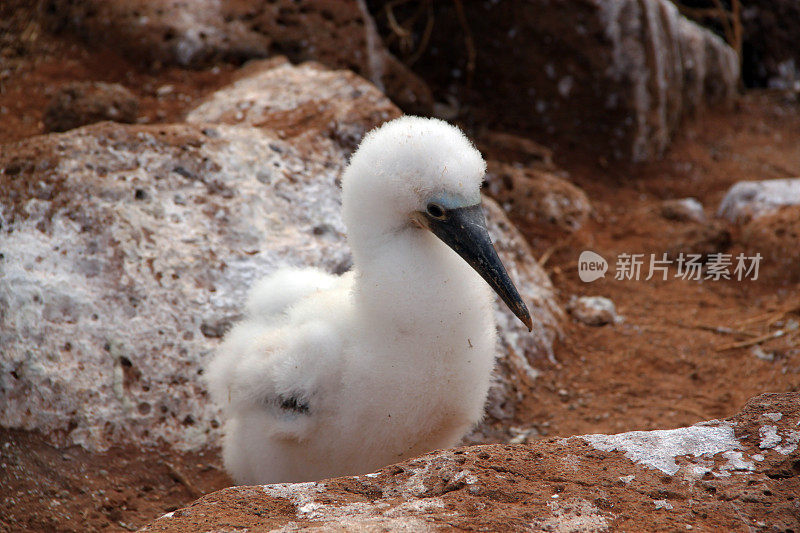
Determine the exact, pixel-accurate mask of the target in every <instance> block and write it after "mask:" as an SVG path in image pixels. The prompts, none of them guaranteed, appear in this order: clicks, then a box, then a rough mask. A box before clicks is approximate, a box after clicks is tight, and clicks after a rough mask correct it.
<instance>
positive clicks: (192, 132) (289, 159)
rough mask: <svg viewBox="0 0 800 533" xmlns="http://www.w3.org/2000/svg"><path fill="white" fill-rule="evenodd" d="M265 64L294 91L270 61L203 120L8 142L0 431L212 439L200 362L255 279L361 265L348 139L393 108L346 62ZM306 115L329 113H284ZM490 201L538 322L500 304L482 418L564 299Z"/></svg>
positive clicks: (525, 377) (101, 444)
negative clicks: (344, 206) (344, 208)
mask: <svg viewBox="0 0 800 533" xmlns="http://www.w3.org/2000/svg"><path fill="white" fill-rule="evenodd" d="M270 65H271V68H274V69H277V70H278V72H279V74H280V75H279V76H278V78H279V79H284V80H287V83H290V85H288V86H287V87H293V89H292V90H288V89H287V90H286V91H279V90H269V83H268V80H269V79H270V76H271V75H273V74H274V73H272V74H271V73H270V71H269V68H267V69H266V70H263V69H260V68H257V69H255V73H254V74H253V76H254V79H253V80H249V81H248V80H247V78H242V79H240V80H239V81H238V82H236V84H234V86H232V87H229V88H223V89H222V90H220V92H219V93H218V94H216V95H213V96H211V97H210V98H209V100H208V101H207V102H206V103H205V104H201V105H200V106H198V108H197V109H195V110H194V111H192V112H191V113H190V119H191V120H192V121H193V123H192V124H173V125H161V126H126V125H121V124H115V123H102V124H97V125H94V126H88V127H84V128H79V129H75V130H72V131H70V132H68V133H65V134H52V135H45V136H38V137H33V138H30V139H27V140H25V141H22V142H20V143H16V144H12V145H6V146H4V147H3V150H2V153H1V155H0V169H2V173H0V179H1V180H2V187H0V191H2V193H1V194H2V197H0V199H2V202H0V205H2V206H3V207H2V211H0V224H2V229H1V231H2V234H1V235H2V243H3V247H2V250H3V256H2V259H0V269H2V271H1V275H0V345H2V346H3V354H2V358H0V396H2V398H3V404H4V408H3V409H2V411H1V412H0V424H1V425H3V426H5V427H12V428H23V429H36V430H39V431H40V432H42V433H43V434H45V435H46V436H47V437H48V438H49V439H50V440H51V442H54V443H56V444H80V445H82V446H84V447H85V448H87V449H89V450H102V449H105V448H107V447H109V446H111V445H113V444H119V443H121V442H125V443H128V444H130V443H136V444H140V445H147V444H159V443H167V444H170V445H172V446H175V447H177V448H179V449H199V448H202V447H206V446H209V445H215V444H217V443H218V440H217V439H218V436H219V421H218V418H217V416H218V413H217V412H216V410H215V409H214V408H213V407H212V406H211V405H209V401H208V399H207V398H206V393H205V390H204V386H203V384H202V382H201V378H200V374H201V372H202V369H203V366H204V365H205V364H206V362H207V361H208V360H209V357H210V355H211V353H212V351H213V349H214V347H215V346H216V345H217V343H218V342H219V338H220V337H221V336H222V335H223V334H224V332H225V331H226V330H227V328H228V327H229V326H230V323H231V322H232V321H233V320H235V319H236V318H237V316H238V314H239V312H240V309H241V307H242V305H243V302H244V299H245V294H246V291H247V289H248V288H249V286H250V285H251V284H252V283H253V282H254V281H255V280H256V279H258V278H260V277H262V276H264V275H266V274H269V273H270V272H272V271H274V270H275V269H277V268H278V267H280V266H286V265H294V266H300V265H314V266H318V267H320V268H323V269H324V270H327V271H330V272H336V273H341V272H343V271H345V270H347V269H348V268H349V267H350V265H351V259H350V254H349V250H348V248H347V246H346V243H345V240H344V226H343V224H342V221H341V218H340V213H339V209H340V200H339V188H338V180H339V177H340V174H341V172H342V171H343V169H344V167H345V165H346V162H347V155H348V153H349V152H348V150H345V149H344V146H350V145H351V144H355V143H357V142H358V140H359V137H360V135H363V133H364V132H365V131H366V130H367V129H368V128H371V127H372V126H374V125H376V124H377V123H380V122H382V121H383V120H386V119H388V118H392V117H393V116H397V115H398V114H399V111H398V110H397V109H396V108H395V107H394V106H392V104H391V103H390V102H389V101H388V100H386V99H385V98H382V97H380V93H378V91H377V90H376V89H374V88H373V87H371V86H370V85H369V84H368V83H367V82H365V81H364V80H362V79H360V78H358V77H357V76H355V75H353V74H352V73H350V72H344V71H336V72H331V71H325V70H323V69H321V68H320V67H318V66H315V65H304V66H299V67H292V66H289V65H288V64H286V63H285V62H280V61H279V62H273V63H271V64H270ZM270 65H267V66H268V67H269V66H270ZM254 80H255V81H254ZM262 82H263V83H264V87H265V90H264V91H263V92H260V93H259V94H258V98H255V96H254V93H252V92H251V91H250V90H249V87H251V86H252V85H253V84H254V83H255V84H258V83H262ZM292 83H293V84H294V85H291V84H292ZM320 84H322V85H324V86H325V87H326V90H327V92H324V91H322V90H321V89H320ZM318 90H319V91H320V97H319V99H315V98H314V97H313V96H309V94H311V95H313V94H316V93H315V92H316V91H318ZM225 110H229V111H230V113H229V112H228V111H225ZM236 110H239V111H241V117H239V118H238V119H237V118H236V117H237V115H236ZM248 111H249V112H248ZM231 113H233V114H231ZM302 116H308V117H316V121H310V122H305V121H303V120H301V121H300V122H297V121H294V120H292V119H289V118H287V117H295V118H297V117H302ZM258 117H260V118H258ZM281 117H282V118H283V119H284V120H281ZM215 119H218V120H219V121H220V122H232V121H233V122H235V121H236V120H239V121H240V124H237V125H230V124H222V123H214V124H212V123H211V121H212V120H215ZM249 119H252V122H253V123H258V125H259V126H260V127H258V128H255V127H252V126H250V125H248V120H249ZM270 124H273V125H274V126H275V128H276V129H274V130H273V129H271V127H270ZM287 124H291V125H292V126H291V127H289V126H287ZM303 124H305V127H306V128H307V130H304V129H303ZM342 143H343V144H342ZM487 214H488V219H489V227H490V232H491V233H492V235H493V237H494V240H495V242H496V243H497V247H498V249H499V253H500V255H501V258H502V259H503V261H504V262H505V264H506V266H507V267H508V270H509V272H510V274H511V275H512V276H513V277H514V278H515V279H516V280H517V283H518V288H519V289H520V293H521V294H522V296H523V298H525V299H526V301H528V302H529V303H530V304H531V305H530V308H531V314H532V316H533V320H534V332H535V334H533V335H529V334H528V333H527V331H526V329H525V328H524V327H523V326H521V325H519V324H517V320H516V319H515V318H514V317H513V316H512V315H511V314H510V312H509V311H508V310H507V309H505V306H500V305H497V306H496V310H497V317H498V322H499V327H500V331H501V338H502V347H500V348H499V350H498V351H499V353H501V354H502V357H503V359H502V361H501V363H500V365H499V372H498V380H497V384H496V386H495V388H494V389H493V391H492V395H491V398H490V402H489V406H488V411H489V413H490V416H489V417H488V420H487V422H486V424H487V427H488V425H491V424H492V422H496V421H497V420H499V419H506V418H509V417H510V416H512V415H513V410H514V400H515V399H516V398H517V397H518V396H519V395H520V394H522V392H523V391H524V390H526V388H525V387H527V386H528V384H529V383H530V381H531V380H532V379H533V378H534V377H535V375H536V371H535V370H534V368H533V366H532V363H533V362H534V361H535V360H536V358H537V357H546V356H548V355H550V354H551V350H552V342H553V339H554V337H555V335H556V334H557V331H558V325H557V323H558V318H559V317H560V313H561V312H560V310H559V308H558V305H557V304H556V303H555V299H554V296H553V289H552V286H551V284H550V282H549V280H548V279H547V276H546V275H545V274H544V272H543V271H542V270H541V268H540V267H539V266H538V264H537V263H536V261H535V259H534V258H533V255H532V254H531V253H530V249H529V248H528V247H527V244H526V243H525V241H524V239H523V238H522V237H521V236H520V235H519V233H518V232H517V230H516V229H515V228H514V227H513V225H512V224H511V223H510V222H509V221H508V219H507V218H506V217H505V215H504V214H503V212H502V210H501V209H500V208H498V207H497V206H495V205H494V204H492V202H491V201H488V200H487ZM523 333H524V334H523Z"/></svg>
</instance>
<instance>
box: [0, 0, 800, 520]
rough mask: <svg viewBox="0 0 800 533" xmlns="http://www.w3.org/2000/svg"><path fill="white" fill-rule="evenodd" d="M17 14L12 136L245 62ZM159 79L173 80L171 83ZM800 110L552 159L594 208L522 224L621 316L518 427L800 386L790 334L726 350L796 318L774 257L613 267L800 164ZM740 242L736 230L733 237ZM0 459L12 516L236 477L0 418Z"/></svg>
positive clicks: (216, 462)
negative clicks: (53, 436) (164, 62)
mask: <svg viewBox="0 0 800 533" xmlns="http://www.w3.org/2000/svg"><path fill="white" fill-rule="evenodd" d="M4 11H5V12H4ZM8 11H9V10H7V9H6V10H4V9H3V8H0V21H2V22H0V123H2V128H0V143H6V142H11V141H14V140H18V139H22V138H25V137H27V136H30V135H35V134H39V133H42V132H43V126H42V122H41V118H42V115H43V112H44V107H45V106H46V103H47V102H48V100H49V95H50V94H52V93H53V90H54V89H56V88H57V87H59V86H60V85H61V84H63V83H66V82H69V81H77V80H80V81H107V82H117V83H121V84H123V85H125V86H126V87H128V88H129V89H131V90H132V91H133V92H134V93H135V94H136V95H137V96H139V97H140V115H142V116H143V117H145V119H146V120H147V121H150V122H170V121H175V120H177V119H179V118H180V117H181V115H182V113H183V112H184V111H185V110H186V109H187V108H189V107H190V106H191V105H192V104H193V103H194V102H196V101H197V100H198V99H199V98H200V97H202V96H203V95H205V94H207V93H208V92H210V91H212V90H214V89H215V88H217V87H219V86H221V85H224V84H225V83H226V82H227V81H228V80H229V79H230V76H231V74H232V72H233V70H234V67H232V66H229V65H222V66H219V67H217V68H215V69H212V70H208V71H188V70H183V69H179V68H155V69H153V68H150V69H146V70H145V69H142V68H141V67H139V66H137V65H134V64H132V63H130V62H129V61H127V60H126V59H125V58H122V57H119V56H117V55H115V54H114V53H113V52H112V51H108V50H94V49H91V48H89V47H87V46H86V45H84V44H82V43H80V42H79V41H76V40H74V39H72V38H70V37H66V36H60V37H53V36H50V35H47V34H46V33H44V32H43V31H42V29H41V28H39V27H38V25H36V24H35V23H32V22H31V23H29V22H27V20H28V19H27V18H25V14H24V13H20V11H22V10H17V11H14V10H11V12H8ZM164 85H172V86H173V88H174V90H173V91H172V92H170V93H169V94H167V95H164V96H159V95H158V94H157V92H156V91H157V89H158V88H159V87H162V86H164ZM162 93H163V91H162ZM799 111H800V104H798V102H797V100H796V99H792V98H789V97H787V96H785V95H781V94H776V93H766V92H761V93H750V94H747V95H745V96H743V97H742V98H741V101H740V102H739V103H738V105H737V107H736V109H735V110H733V111H731V112H724V111H715V112H707V113H706V114H705V115H704V116H701V117H696V118H694V119H689V120H687V121H686V124H685V126H684V128H683V130H682V133H681V134H679V135H678V136H677V138H676V140H675V142H674V144H673V146H672V148H671V149H670V151H669V153H667V154H666V156H665V158H664V159H663V160H662V161H659V162H655V163H651V164H645V165H627V164H620V163H615V162H613V161H606V160H605V159H604V158H602V157H598V156H597V154H592V153H590V152H588V151H587V150H585V149H581V148H579V147H572V148H571V149H569V150H567V149H560V150H557V151H556V157H555V160H556V163H557V164H558V165H559V166H561V167H562V168H564V169H566V170H567V171H568V172H569V174H570V177H571V179H572V181H573V182H574V183H575V184H577V185H578V186H580V187H582V188H583V189H584V191H586V193H587V194H588V196H589V198H590V200H591V201H592V203H593V206H594V209H595V213H594V216H593V217H592V220H591V221H590V222H589V223H588V224H587V225H586V227H584V228H583V229H581V230H580V231H579V232H578V233H577V234H575V235H573V236H571V237H569V236H565V235H563V234H557V233H555V232H552V233H549V234H548V233H545V234H542V233H541V232H537V231H535V230H534V229H532V228H522V229H523V231H525V232H526V234H527V235H528V237H529V239H530V240H531V243H532V244H533V245H534V247H535V249H536V250H537V253H540V254H545V255H548V254H549V257H548V258H547V261H546V263H545V266H546V268H547V270H548V272H549V273H550V275H551V277H552V280H553V282H554V284H555V286H556V288H557V290H558V292H559V297H560V298H561V300H562V303H565V304H566V302H567V301H568V300H569V298H570V296H572V295H602V296H607V297H609V298H611V299H612V300H613V301H614V302H615V304H616V306H617V310H618V312H619V313H620V314H621V315H622V316H623V317H624V321H623V322H622V323H619V324H616V325H607V326H603V327H590V326H584V325H581V324H578V323H576V322H574V321H572V320H571V319H567V320H566V321H565V323H564V336H563V339H562V340H561V341H560V342H559V343H558V345H557V347H556V359H557V361H558V362H557V364H553V363H550V362H548V361H546V360H540V361H536V367H537V368H539V369H540V370H541V371H542V375H541V377H540V378H539V380H538V381H537V384H536V387H535V389H534V390H533V391H532V392H531V394H530V395H529V396H528V397H527V398H525V399H524V401H523V405H522V406H521V408H520V409H519V415H518V420H517V421H516V422H517V423H518V425H521V426H533V427H536V428H537V429H538V430H539V432H540V433H541V434H542V435H550V436H558V435H572V434H580V433H593V432H619V431H626V430H634V429H654V428H672V427H677V426H682V425H688V424H692V423H694V422H697V421H699V420H704V419H710V418H718V417H724V416H729V415H732V414H734V413H736V412H737V411H739V410H740V409H741V407H742V406H743V405H744V403H745V401H746V400H747V399H748V398H750V397H752V396H754V395H756V394H759V393H761V392H768V391H769V392H782V391H798V390H800V349H799V348H798V336H797V334H796V332H795V333H793V334H789V335H785V336H783V337H780V338H777V339H774V340H770V341H767V342H763V343H761V344H760V346H761V348H762V349H763V351H764V352H765V353H768V354H772V360H764V359H760V358H758V357H756V356H755V355H754V354H753V352H752V351H751V348H750V347H741V348H732V349H722V350H721V349H720V348H721V347H724V345H727V344H731V343H734V342H737V341H743V340H748V339H754V338H756V337H757V335H759V334H764V333H769V332H774V331H775V330H776V329H778V328H780V327H781V324H782V323H785V321H786V320H788V319H790V318H794V319H798V308H799V307H800V286H799V285H797V284H794V285H792V284H788V283H782V282H781V275H780V272H776V268H775V267H774V265H773V266H772V267H771V266H770V265H769V264H764V263H762V265H761V272H762V276H761V278H760V279H759V280H758V281H742V282H737V281H713V282H712V281H706V282H703V283H700V282H696V281H683V280H676V279H670V280H668V281H652V280H651V281H643V280H642V281H616V280H614V277H613V263H614V260H615V258H616V256H617V254H619V253H648V254H649V253H651V252H657V253H659V254H660V252H662V251H666V250H678V251H680V250H683V247H685V248H686V249H685V251H686V252H689V251H692V250H690V249H689V247H690V244H691V239H690V238H688V237H685V236H684V233H685V232H686V231H688V230H690V229H691V226H690V225H689V224H688V223H685V222H676V221H669V220H666V219H664V218H662V217H661V216H660V214H659V211H658V205H659V202H660V201H661V200H663V199H668V198H681V197H685V196H694V197H696V198H698V199H699V200H700V201H701V202H702V203H703V204H704V205H705V206H706V214H707V215H709V216H713V212H714V210H715V209H716V206H717V205H718V204H719V201H720V200H721V198H722V196H723V194H724V192H725V190H726V189H727V188H728V187H729V186H730V185H731V184H733V183H735V182H737V181H740V180H751V179H767V178H780V177H796V176H800V113H799ZM584 249H591V250H593V251H595V252H597V253H599V254H601V255H603V256H604V257H606V258H607V259H609V262H610V263H611V264H612V272H609V273H608V274H607V275H606V278H605V279H602V280H599V281H596V282H594V283H591V284H586V283H583V282H581V281H580V280H579V279H578V276H577V258H578V255H579V254H580V252H581V251H582V250H584ZM737 250H738V248H737V244H736V231H735V230H734V231H733V246H732V248H731V249H730V250H728V251H729V252H736V251H737ZM720 251H722V250H720ZM784 311H786V312H784ZM748 320H750V322H747V321H748ZM718 327H722V328H731V329H732V330H739V331H744V330H746V333H750V336H748V335H747V334H746V333H745V334H732V333H724V332H723V331H727V330H723V329H718V330H716V331H715V330H714V328H718ZM0 464H1V468H0V530H2V531H24V530H48V531H56V530H58V531H87V530H108V531H117V530H134V529H136V528H137V527H138V526H141V525H143V524H144V523H146V522H148V521H150V520H152V519H154V518H155V517H157V516H159V515H160V514H162V513H164V512H168V511H170V510H174V509H175V508H176V507H179V506H183V505H185V504H187V503H188V502H190V501H192V500H194V499H195V498H196V497H197V496H198V495H199V494H200V493H208V492H211V491H214V490H217V489H219V488H222V487H224V486H226V485H227V484H229V483H230V481H229V479H228V478H227V477H226V476H225V474H224V473H223V471H222V469H221V461H220V458H219V455H218V452H217V451H216V450H211V451H209V452H207V453H206V454H205V455H199V454H180V453H177V452H175V451H171V450H140V449H115V450H112V451H110V452H109V453H107V454H102V455H90V454H88V453H86V452H85V451H82V450H81V449H76V448H70V449H66V450H56V449H54V448H52V447H50V446H49V445H47V444H45V443H44V442H43V441H42V440H41V439H40V438H38V437H37V436H36V435H34V434H30V433H26V432H19V431H8V430H3V431H0Z"/></svg>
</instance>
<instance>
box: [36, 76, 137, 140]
mask: <svg viewBox="0 0 800 533" xmlns="http://www.w3.org/2000/svg"><path fill="white" fill-rule="evenodd" d="M138 112H139V101H138V100H137V99H136V97H135V96H134V95H133V93H132V92H130V91H129V90H128V89H126V88H125V87H123V86H122V85H120V84H118V83H102V82H73V83H69V84H67V85H65V86H64V87H61V88H60V89H59V90H58V91H57V92H56V94H54V95H53V98H52V99H51V100H50V103H49V104H48V105H47V109H46V110H45V113H44V118H43V121H44V127H45V130H46V131H67V130H71V129H72V128H78V127H80V126H86V125H87V124H93V123H95V122H100V121H102V120H113V121H114V122H124V123H128V124H130V123H133V122H136V117H137V113H138Z"/></svg>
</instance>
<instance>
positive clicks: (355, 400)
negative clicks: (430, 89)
mask: <svg viewBox="0 0 800 533" xmlns="http://www.w3.org/2000/svg"><path fill="white" fill-rule="evenodd" d="M485 170H486V164H485V163H484V161H483V158H482V157H481V155H480V153H478V151H477V150H476V149H475V148H474V147H473V146H472V144H471V143H470V142H469V140H467V138H466V137H465V136H464V134H463V133H461V131H460V130H458V129H457V128H455V127H453V126H450V125H449V124H447V123H445V122H442V121H440V120H435V119H423V118H417V117H403V118H399V119H397V120H393V121H391V122H389V123H387V124H385V125H383V126H382V127H380V128H378V129H376V130H373V131H372V132H370V133H369V134H368V135H367V136H366V137H365V138H364V140H363V141H362V143H361V145H360V146H359V147H358V150H357V151H356V152H355V154H354V155H353V157H352V160H351V161H350V165H349V166H348V168H347V169H346V171H345V172H344V176H343V179H342V211H343V218H344V222H345V225H346V226H347V240H348V242H349V244H350V247H351V249H352V252H353V265H354V266H353V270H352V271H351V272H348V273H347V274H344V275H343V276H341V277H339V276H333V275H330V274H326V273H324V272H321V271H319V270H316V269H301V270H298V269H288V270H281V271H279V272H277V273H275V274H273V275H272V276H271V277H268V278H267V279H265V280H262V281H261V282H260V283H259V284H257V285H256V287H255V288H254V289H253V291H252V293H251V296H250V300H249V302H248V304H247V308H246V318H245V319H244V320H243V321H242V322H241V323H239V324H238V325H237V326H235V327H234V328H233V329H232V330H231V332H230V333H229V334H228V335H227V336H226V337H225V339H224V341H223V343H222V345H221V346H220V348H219V352H218V354H217V355H216V357H215V359H214V360H213V361H212V362H211V365H210V367H209V368H208V371H207V379H208V383H209V388H210V391H211V394H212V397H213V399H214V401H216V402H217V403H218V404H219V405H220V406H222V408H223V411H224V415H225V417H226V419H227V420H226V426H225V439H224V445H223V456H224V460H225V466H226V468H227V469H228V471H229V473H230V474H231V475H232V476H233V478H234V479H235V480H236V481H237V482H238V483H243V484H257V483H278V482H292V481H310V480H319V479H324V478H329V477H336V476H343V475H354V474H362V473H366V472H370V471H373V470H375V469H377V468H380V467H382V466H385V465H387V464H391V463H394V462H398V461H401V460H404V459H406V458H409V457H412V456H416V455H419V454H422V453H425V452H427V451H430V450H433V449H437V448H445V447H450V446H453V445H455V444H457V443H458V441H459V440H460V439H461V438H462V436H463V435H464V434H465V433H466V432H467V431H468V430H469V429H470V427H471V426H473V425H474V424H475V423H476V422H478V421H479V420H480V419H481V417H482V415H483V406H484V402H485V400H486V393H487V390H488V388H489V384H490V376H491V373H492V368H493V366H494V359H495V335H496V332H495V323H494V315H493V312H492V294H491V292H490V290H489V286H491V287H492V288H494V290H495V291H496V292H497V293H498V294H499V295H500V297H501V298H502V299H503V300H504V301H505V303H506V304H507V305H508V306H509V307H510V308H511V310H512V311H513V312H514V313H515V314H516V315H517V316H518V317H519V318H520V320H522V321H523V322H524V323H525V324H526V325H527V326H528V329H530V327H531V319H530V315H529V314H528V310H527V308H526V307H525V304H524V303H523V302H522V299H521V298H520V296H519V294H518V293H517V290H516V289H515V287H514V285H513V283H512V282H511V280H510V279H509V277H508V274H507V273H506V271H505V269H504V268H503V265H502V263H501V262H500V259H499V258H498V256H497V253H496V252H495V249H494V247H493V245H492V243H491V240H490V238H489V234H488V232H487V231H486V221H485V218H484V215H483V212H482V211H481V207H480V185H481V181H482V180H483V177H484V173H485ZM478 274H480V276H479V275H478ZM481 276H482V277H483V278H484V280H486V282H488V284H489V285H487V283H485V282H484V280H482V279H481Z"/></svg>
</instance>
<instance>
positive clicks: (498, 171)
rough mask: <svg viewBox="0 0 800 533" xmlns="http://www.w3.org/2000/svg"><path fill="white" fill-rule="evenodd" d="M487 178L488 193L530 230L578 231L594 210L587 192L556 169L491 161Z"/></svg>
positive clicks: (512, 217)
mask: <svg viewBox="0 0 800 533" xmlns="http://www.w3.org/2000/svg"><path fill="white" fill-rule="evenodd" d="M486 181H487V186H486V192H487V194H489V195H491V196H492V197H493V198H494V199H495V200H497V202H498V203H499V204H500V205H501V206H502V207H503V209H504V210H505V211H506V212H507V213H508V216H509V218H511V220H512V221H513V222H514V223H515V224H516V225H517V226H519V227H521V228H525V229H526V231H528V232H530V233H534V232H535V231H536V230H538V231H539V232H545V233H546V232H548V231H552V230H553V229H558V230H561V231H563V232H568V233H569V232H573V231H577V230H579V229H580V228H581V227H582V226H583V224H584V223H585V222H586V220H587V219H588V218H589V214H590V213H591V211H592V206H591V204H590V203H589V199H588V198H587V196H586V193H584V192H583V191H582V190H581V189H580V188H578V187H576V186H575V185H573V184H572V183H570V182H569V181H567V180H565V179H563V178H560V177H558V176H557V175H555V174H554V173H553V172H548V171H545V170H539V169H536V168H535V167H521V166H516V165H508V164H504V163H498V162H495V161H490V162H489V165H488V169H487V173H486Z"/></svg>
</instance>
